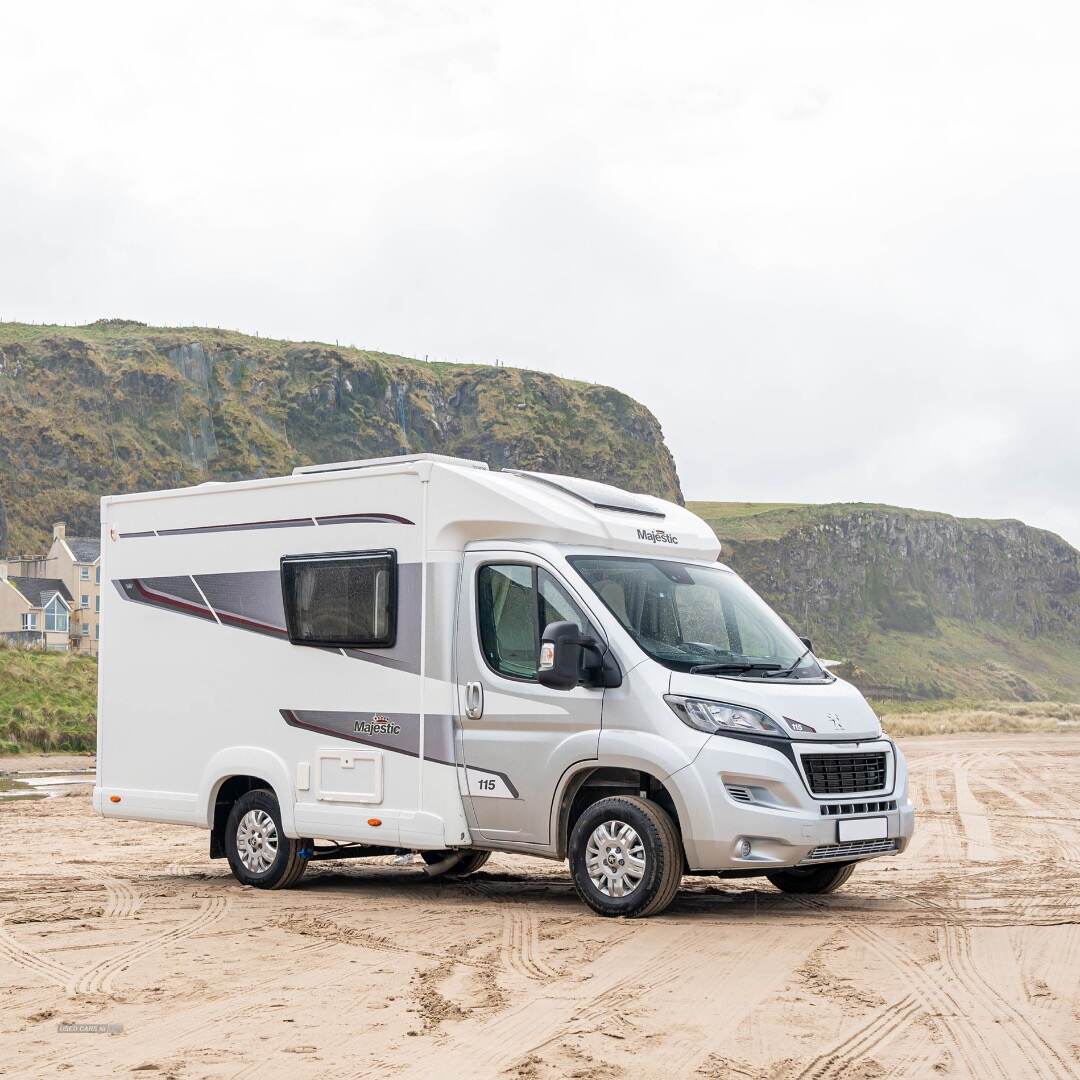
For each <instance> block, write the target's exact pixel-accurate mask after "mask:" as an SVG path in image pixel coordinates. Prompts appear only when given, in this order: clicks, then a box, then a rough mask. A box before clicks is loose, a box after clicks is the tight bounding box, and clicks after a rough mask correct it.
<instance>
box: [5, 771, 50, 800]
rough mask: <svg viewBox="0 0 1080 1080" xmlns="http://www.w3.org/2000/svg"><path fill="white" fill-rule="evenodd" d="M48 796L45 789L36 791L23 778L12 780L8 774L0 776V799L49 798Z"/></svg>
mask: <svg viewBox="0 0 1080 1080" xmlns="http://www.w3.org/2000/svg"><path fill="white" fill-rule="evenodd" d="M48 797H49V796H48V795H47V794H46V793H45V792H44V791H35V790H34V789H33V788H32V787H31V786H30V785H29V784H24V783H23V782H22V781H21V780H12V779H11V778H10V777H8V776H0V800H3V799H47V798H48Z"/></svg>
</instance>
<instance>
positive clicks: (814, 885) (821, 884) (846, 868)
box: [765, 862, 855, 893]
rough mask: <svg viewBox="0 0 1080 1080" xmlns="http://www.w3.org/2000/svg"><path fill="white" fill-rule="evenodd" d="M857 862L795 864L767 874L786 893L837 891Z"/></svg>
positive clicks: (852, 871) (849, 875)
mask: <svg viewBox="0 0 1080 1080" xmlns="http://www.w3.org/2000/svg"><path fill="white" fill-rule="evenodd" d="M854 873H855V864H854V863H853V862H849V863H826V864H825V865H824V866H793V867H791V869H789V870H777V871H776V872H775V873H772V874H766V875H765V876H766V877H767V878H768V879H769V880H770V881H771V882H772V883H773V884H774V885H775V886H776V887H777V888H778V889H779V890H780V891H781V892H786V893H831V892H836V890H837V889H839V888H840V886H841V885H843V884H844V882H845V881H847V879H848V878H849V877H851V875H852V874H854Z"/></svg>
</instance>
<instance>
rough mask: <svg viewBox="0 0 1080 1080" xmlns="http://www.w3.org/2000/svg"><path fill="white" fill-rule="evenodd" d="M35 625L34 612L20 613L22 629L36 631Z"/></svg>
mask: <svg viewBox="0 0 1080 1080" xmlns="http://www.w3.org/2000/svg"><path fill="white" fill-rule="evenodd" d="M37 628H38V624H37V612H36V611H24V612H23V613H22V629H23V630H33V631H36V630H37Z"/></svg>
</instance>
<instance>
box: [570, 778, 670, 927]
mask: <svg viewBox="0 0 1080 1080" xmlns="http://www.w3.org/2000/svg"><path fill="white" fill-rule="evenodd" d="M627 829H629V832H627ZM631 854H635V855H636V856H637V859H638V860H640V864H639V865H634V867H633V869H632V870H629V871H628V869H627V864H628V863H630V862H631V860H630V859H629V856H630V855H631ZM684 860H685V856H684V854H683V847H682V840H681V839H680V838H679V832H678V830H677V829H676V828H675V823H674V822H673V821H672V820H671V818H670V816H669V815H668V814H667V812H666V811H665V810H664V809H663V808H662V807H660V806H657V804H656V803H654V802H649V801H648V800H646V799H640V798H638V797H637V796H635V795H614V796H611V797H610V798H607V799H600V800H599V801H598V802H594V803H593V804H592V805H591V806H588V807H586V809H585V811H584V813H583V814H582V815H581V817H579V818H578V819H577V822H576V823H575V824H574V828H573V831H572V832H571V834H570V844H569V861H570V873H571V875H572V877H573V879H574V888H575V889H577V894H578V896H580V897H581V899H582V900H584V901H585V903H586V904H588V905H589V907H591V908H592V909H593V911H595V912H596V913H597V914H598V915H607V916H614V915H623V916H626V917H627V918H643V917H646V916H649V915H659V914H660V912H661V911H663V910H664V909H665V908H666V907H667V906H668V905H669V904H670V903H671V901H672V900H674V899H675V896H676V894H677V893H678V891H679V883H680V882H681V881H682V872H683V865H684ZM590 868H592V871H593V872H592V873H590ZM635 871H640V872H639V873H635ZM594 878H596V879H599V883H598V881H597V880H594ZM620 890H622V891H620Z"/></svg>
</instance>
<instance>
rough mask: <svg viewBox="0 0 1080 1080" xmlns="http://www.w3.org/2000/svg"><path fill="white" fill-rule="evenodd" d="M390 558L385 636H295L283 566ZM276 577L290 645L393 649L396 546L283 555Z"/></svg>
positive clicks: (396, 569)
mask: <svg viewBox="0 0 1080 1080" xmlns="http://www.w3.org/2000/svg"><path fill="white" fill-rule="evenodd" d="M387 558H388V559H389V560H390V590H389V593H390V594H389V597H388V598H387V600H388V613H387V620H386V622H387V633H386V637H385V638H384V639H380V640H379V641H376V642H371V641H365V642H356V641H348V640H345V639H331V638H322V639H318V640H316V639H315V638H308V637H298V636H297V630H298V627H297V626H296V618H295V615H296V613H295V612H294V611H293V609H292V604H291V602H290V598H289V592H288V590H286V588H285V577H286V568H287V567H293V566H298V565H306V564H312V563H316V564H317V563H340V562H349V561H354V562H362V561H364V560H373V559H387ZM278 581H279V583H280V586H281V604H282V607H283V608H284V610H285V628H286V631H287V633H288V635H289V644H290V645H301V646H307V647H309V648H315V649H392V648H394V646H395V645H396V644H397V624H398V618H397V613H398V557H397V549H396V548H371V549H369V550H366V551H317V552H309V553H307V554H303V555H282V556H281V559H280V562H279V565H278Z"/></svg>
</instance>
